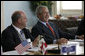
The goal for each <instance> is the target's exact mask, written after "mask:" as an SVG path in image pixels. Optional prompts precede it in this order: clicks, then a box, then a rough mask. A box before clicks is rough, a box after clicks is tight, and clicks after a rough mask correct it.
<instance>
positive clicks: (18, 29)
mask: <svg viewBox="0 0 85 56" xmlns="http://www.w3.org/2000/svg"><path fill="white" fill-rule="evenodd" d="M12 26H13V27H14V28H15V29H16V30H17V31H18V33H19V34H20V31H21V29H20V28H18V27H16V26H15V25H13V24H12Z"/></svg>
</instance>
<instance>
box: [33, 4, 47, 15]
mask: <svg viewBox="0 0 85 56" xmlns="http://www.w3.org/2000/svg"><path fill="white" fill-rule="evenodd" d="M42 8H46V9H48V8H47V6H43V5H40V6H38V7H37V8H36V12H35V13H36V14H40V13H42Z"/></svg>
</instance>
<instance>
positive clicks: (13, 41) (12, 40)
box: [1, 25, 33, 52]
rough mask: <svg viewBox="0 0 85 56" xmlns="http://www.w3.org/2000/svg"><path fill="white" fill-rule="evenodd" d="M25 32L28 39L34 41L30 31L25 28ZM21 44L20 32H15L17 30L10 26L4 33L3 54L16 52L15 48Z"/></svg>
mask: <svg viewBox="0 0 85 56" xmlns="http://www.w3.org/2000/svg"><path fill="white" fill-rule="evenodd" d="M23 31H24V34H25V37H26V39H27V38H31V40H32V41H33V37H32V36H31V34H30V32H29V30H27V29H25V28H24V29H23ZM20 43H21V40H20V38H19V35H18V32H17V31H16V30H15V28H14V27H13V26H12V25H11V26H8V27H7V28H6V29H5V30H4V31H3V32H2V38H1V45H2V48H3V52H6V51H12V50H14V48H15V47H16V46H17V45H18V44H20Z"/></svg>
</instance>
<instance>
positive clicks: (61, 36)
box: [31, 6, 75, 44]
mask: <svg viewBox="0 0 85 56" xmlns="http://www.w3.org/2000/svg"><path fill="white" fill-rule="evenodd" d="M36 15H37V17H38V19H39V21H38V22H37V24H36V25H35V26H34V27H33V28H32V33H31V34H32V36H33V37H34V38H36V37H37V36H38V35H43V36H44V39H45V41H46V43H47V44H53V43H67V41H68V39H75V36H74V35H71V34H69V33H65V32H62V31H61V30H60V29H59V28H58V27H57V26H56V25H55V24H53V23H52V22H48V20H49V19H48V18H49V11H48V8H47V7H46V6H38V7H37V8H36Z"/></svg>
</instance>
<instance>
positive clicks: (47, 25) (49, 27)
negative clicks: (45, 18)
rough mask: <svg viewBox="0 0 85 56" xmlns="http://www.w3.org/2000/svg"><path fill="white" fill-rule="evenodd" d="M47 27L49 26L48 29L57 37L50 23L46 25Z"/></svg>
mask: <svg viewBox="0 0 85 56" xmlns="http://www.w3.org/2000/svg"><path fill="white" fill-rule="evenodd" d="M46 25H47V26H48V28H49V29H50V30H51V32H52V34H53V36H54V37H55V32H54V31H53V29H52V27H51V26H50V25H49V24H48V23H46Z"/></svg>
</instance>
